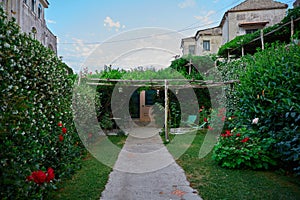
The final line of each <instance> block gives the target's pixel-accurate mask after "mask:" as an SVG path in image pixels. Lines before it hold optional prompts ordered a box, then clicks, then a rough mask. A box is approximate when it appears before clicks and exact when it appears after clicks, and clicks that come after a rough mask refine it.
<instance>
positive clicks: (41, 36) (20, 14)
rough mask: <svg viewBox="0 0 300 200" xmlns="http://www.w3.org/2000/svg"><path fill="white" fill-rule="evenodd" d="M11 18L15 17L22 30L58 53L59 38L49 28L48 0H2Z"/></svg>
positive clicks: (0, 1) (0, 0)
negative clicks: (46, 17)
mask: <svg viewBox="0 0 300 200" xmlns="http://www.w3.org/2000/svg"><path fill="white" fill-rule="evenodd" d="M0 3H2V4H3V7H4V9H5V10H6V13H7V15H8V17H9V18H15V19H16V22H17V24H18V25H19V26H20V28H21V31H22V32H24V33H27V34H29V35H31V36H32V37H34V38H35V39H37V40H38V41H40V42H41V43H42V44H43V45H44V46H45V47H48V48H50V49H51V50H52V51H54V52H55V53H56V54H57V38H56V36H55V35H54V34H53V33H52V32H51V31H50V30H49V29H48V28H47V25H46V21H45V9H46V8H48V6H49V2H48V1H47V0H0Z"/></svg>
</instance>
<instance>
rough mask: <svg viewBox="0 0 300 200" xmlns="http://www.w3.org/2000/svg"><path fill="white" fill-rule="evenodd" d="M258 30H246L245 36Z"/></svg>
mask: <svg viewBox="0 0 300 200" xmlns="http://www.w3.org/2000/svg"><path fill="white" fill-rule="evenodd" d="M257 30H258V29H247V30H246V34H251V33H254V32H255V31H257Z"/></svg>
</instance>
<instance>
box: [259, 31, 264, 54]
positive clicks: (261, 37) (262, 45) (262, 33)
mask: <svg viewBox="0 0 300 200" xmlns="http://www.w3.org/2000/svg"><path fill="white" fill-rule="evenodd" d="M260 40H261V49H262V50H264V49H265V43H264V30H263V29H261V30H260Z"/></svg>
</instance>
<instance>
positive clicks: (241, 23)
mask: <svg viewBox="0 0 300 200" xmlns="http://www.w3.org/2000/svg"><path fill="white" fill-rule="evenodd" d="M287 7H288V5H287V4H283V3H280V2H276V1H273V0H247V1H244V2H243V3H241V4H239V5H237V6H235V7H233V8H231V9H230V10H228V11H227V12H226V13H225V14H224V15H223V18H222V20H221V23H220V28H221V29H222V44H225V43H226V42H229V41H231V40H232V39H234V38H235V37H236V36H239V35H244V34H247V33H253V32H255V31H257V30H260V29H263V28H265V27H268V26H273V25H275V24H277V23H279V22H280V21H281V20H282V19H283V18H284V17H285V15H286V9H287Z"/></svg>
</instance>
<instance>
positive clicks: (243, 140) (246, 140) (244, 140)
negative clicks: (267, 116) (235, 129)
mask: <svg viewBox="0 0 300 200" xmlns="http://www.w3.org/2000/svg"><path fill="white" fill-rule="evenodd" d="M248 140H249V137H246V138H244V139H242V141H241V142H243V143H245V142H248Z"/></svg>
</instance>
